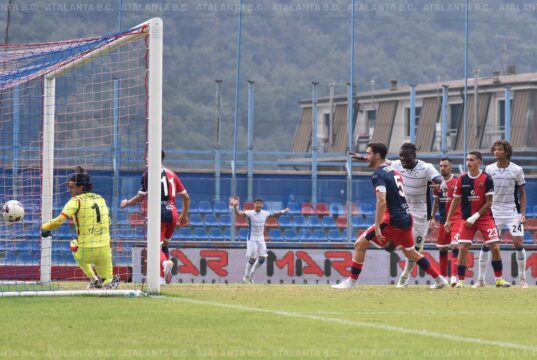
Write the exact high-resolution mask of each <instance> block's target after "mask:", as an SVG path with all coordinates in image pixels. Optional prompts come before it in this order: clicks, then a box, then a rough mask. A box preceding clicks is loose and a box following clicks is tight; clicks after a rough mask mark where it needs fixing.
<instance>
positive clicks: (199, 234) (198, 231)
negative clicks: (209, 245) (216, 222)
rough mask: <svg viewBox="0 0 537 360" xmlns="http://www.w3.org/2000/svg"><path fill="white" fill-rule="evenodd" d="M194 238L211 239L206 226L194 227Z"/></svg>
mask: <svg viewBox="0 0 537 360" xmlns="http://www.w3.org/2000/svg"><path fill="white" fill-rule="evenodd" d="M194 240H209V237H208V236H207V232H206V231H205V228H195V229H194Z"/></svg>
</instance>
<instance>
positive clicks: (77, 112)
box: [0, 18, 163, 296]
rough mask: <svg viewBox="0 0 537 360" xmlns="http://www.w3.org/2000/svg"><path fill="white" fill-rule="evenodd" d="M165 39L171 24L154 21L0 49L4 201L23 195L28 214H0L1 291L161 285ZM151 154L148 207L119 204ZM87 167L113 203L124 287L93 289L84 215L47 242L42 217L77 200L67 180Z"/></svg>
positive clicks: (115, 251) (0, 197)
mask: <svg viewBox="0 0 537 360" xmlns="http://www.w3.org/2000/svg"><path fill="white" fill-rule="evenodd" d="M162 40H163V24H162V21H161V20H160V19H159V18H153V19H151V20H149V21H147V22H145V23H143V24H140V25H138V26H135V27H133V28H132V29H130V30H128V31H125V32H121V33H116V34H110V35H104V36H99V37H92V38H83V39H76V40H67V41H58V42H50V43H38V44H9V45H3V46H0V55H1V56H0V204H3V203H6V202H8V201H9V200H17V201H19V202H20V203H21V204H22V206H23V208H24V212H25V214H24V217H23V219H22V220H20V221H8V220H7V219H6V220H4V219H0V296H19V295H34V296H39V295H66V294H97V295H129V296H133V295H138V294H140V293H141V291H140V290H145V291H147V292H149V293H158V292H159V291H160V283H159V251H160V250H159V241H160V238H159V237H160V175H159V174H160V168H161V156H160V153H161V137H162V134H161V132H162V112H161V110H162ZM146 161H147V163H148V173H149V175H148V179H149V184H148V196H147V200H148V201H147V204H146V205H147V206H142V207H143V208H144V209H146V211H144V210H142V209H141V208H128V210H127V209H123V210H120V207H119V204H120V201H121V199H122V198H123V197H128V196H131V195H133V194H135V193H136V191H137V189H138V187H139V184H140V178H141V175H142V173H143V171H144V170H145V169H146ZM77 166H81V167H83V168H84V169H85V170H86V171H87V173H88V175H89V176H90V178H91V181H92V183H93V191H92V192H93V193H97V194H99V195H101V196H102V197H103V198H104V199H105V201H106V204H107V207H108V209H109V219H110V235H111V249H112V264H113V273H114V275H115V276H116V277H117V278H119V279H120V280H121V282H120V286H119V290H114V289H112V290H109V289H108V290H100V289H99V288H100V286H97V289H90V290H88V289H87V286H88V282H89V280H90V279H88V278H87V277H86V276H85V275H84V272H83V271H82V270H81V269H80V267H79V266H78V264H77V262H76V261H75V258H74V256H73V253H72V252H71V246H70V245H71V241H72V240H73V239H76V238H77V237H78V236H79V234H77V229H78V228H79V227H78V226H77V225H78V224H77V223H75V222H77V221H79V220H80V219H78V218H77V215H75V216H71V217H69V219H68V221H66V222H64V223H63V224H62V225H61V226H60V227H59V228H58V229H56V230H54V231H52V236H51V237H43V238H42V237H41V230H40V226H41V224H43V223H45V222H48V221H50V220H51V219H53V218H55V217H56V216H58V215H59V214H60V213H61V212H62V209H63V207H64V206H65V204H66V203H67V202H68V201H69V200H70V199H71V194H70V192H69V189H68V188H67V179H68V178H69V176H70V175H72V174H73V173H74V172H75V168H76V167H77ZM95 211H97V212H98V211H99V208H96V209H95ZM77 214H78V213H77ZM146 214H147V216H146ZM97 216H98V220H97V221H100V220H101V219H100V213H97ZM146 217H147V220H146ZM89 231H92V229H90V230H89ZM147 239H152V240H151V241H147ZM140 246H142V247H146V246H147V266H144V268H145V267H146V268H147V276H146V281H145V284H134V283H132V282H131V278H132V268H133V261H140V260H139V259H134V260H133V258H132V253H133V248H136V247H140ZM144 253H145V252H144ZM144 260H145V259H144ZM144 265H145V264H144ZM97 275H99V274H97Z"/></svg>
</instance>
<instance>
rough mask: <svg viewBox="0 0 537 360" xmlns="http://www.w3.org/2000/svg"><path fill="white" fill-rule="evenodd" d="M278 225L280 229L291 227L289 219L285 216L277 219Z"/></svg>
mask: <svg viewBox="0 0 537 360" xmlns="http://www.w3.org/2000/svg"><path fill="white" fill-rule="evenodd" d="M278 223H279V224H280V226H281V227H292V226H293V224H292V222H291V218H290V217H289V216H287V215H282V216H280V217H279V218H278Z"/></svg>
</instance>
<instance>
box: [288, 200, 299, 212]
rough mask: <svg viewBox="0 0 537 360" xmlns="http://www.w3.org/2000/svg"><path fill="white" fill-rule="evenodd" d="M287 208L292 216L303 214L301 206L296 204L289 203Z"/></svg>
mask: <svg viewBox="0 0 537 360" xmlns="http://www.w3.org/2000/svg"><path fill="white" fill-rule="evenodd" d="M287 207H288V208H289V214H291V215H300V214H302V211H301V209H300V205H299V204H298V203H296V202H289V203H288V204H287Z"/></svg>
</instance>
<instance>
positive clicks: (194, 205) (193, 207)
mask: <svg viewBox="0 0 537 360" xmlns="http://www.w3.org/2000/svg"><path fill="white" fill-rule="evenodd" d="M199 212H200V209H199V207H198V203H197V202H196V201H193V200H190V204H189V206H188V213H189V214H196V213H199Z"/></svg>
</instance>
